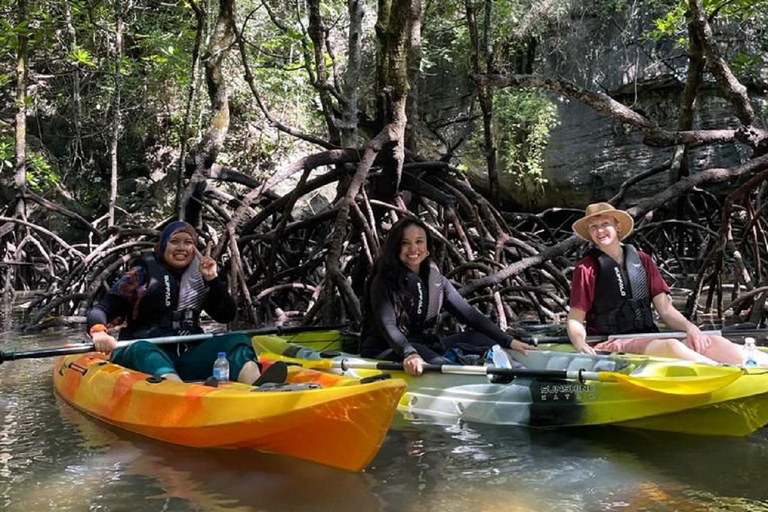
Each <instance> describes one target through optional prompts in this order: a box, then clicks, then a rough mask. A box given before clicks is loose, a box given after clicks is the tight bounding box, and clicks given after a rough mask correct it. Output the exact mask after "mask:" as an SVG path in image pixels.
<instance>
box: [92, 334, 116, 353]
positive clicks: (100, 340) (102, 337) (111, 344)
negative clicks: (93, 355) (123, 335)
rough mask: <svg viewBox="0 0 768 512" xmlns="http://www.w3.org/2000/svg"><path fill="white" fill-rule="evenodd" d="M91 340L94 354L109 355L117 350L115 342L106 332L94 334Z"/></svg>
mask: <svg viewBox="0 0 768 512" xmlns="http://www.w3.org/2000/svg"><path fill="white" fill-rule="evenodd" d="M91 339H92V340H93V347H94V349H95V350H96V352H100V353H102V354H107V355H109V354H111V353H112V351H113V350H115V349H116V348H117V340H115V338H113V337H112V336H111V335H110V334H109V333H108V332H107V331H99V332H95V333H93V336H92V337H91Z"/></svg>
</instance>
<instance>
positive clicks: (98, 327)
mask: <svg viewBox="0 0 768 512" xmlns="http://www.w3.org/2000/svg"><path fill="white" fill-rule="evenodd" d="M97 332H107V326H106V325H104V324H95V325H93V326H92V327H91V328H90V329H89V330H88V336H90V337H91V338H93V335H94V334H96V333H97Z"/></svg>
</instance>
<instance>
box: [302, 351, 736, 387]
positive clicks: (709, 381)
mask: <svg viewBox="0 0 768 512" xmlns="http://www.w3.org/2000/svg"><path fill="white" fill-rule="evenodd" d="M317 363H318V364H317V366H319V367H326V368H338V369H341V370H343V371H346V370H348V369H353V368H355V369H367V370H384V371H404V369H403V364H402V363H390V362H376V361H350V360H348V359H341V360H335V361H332V360H323V361H318V362H317ZM311 366H313V367H315V365H314V364H313V365H311ZM422 368H423V369H424V371H426V372H439V373H446V374H454V375H500V376H505V377H515V378H521V377H529V378H538V379H566V380H577V381H580V382H582V383H583V382H585V381H589V380H596V381H600V382H618V383H621V384H628V385H631V386H635V387H638V388H642V389H647V390H649V391H655V392H657V393H665V394H670V395H703V394H706V393H712V392H713V391H717V390H718V389H721V388H724V387H725V386H727V385H729V384H731V383H732V382H734V381H735V380H736V379H738V378H739V377H741V376H742V374H743V373H742V370H741V368H736V367H720V366H717V367H711V368H712V369H713V370H715V371H713V372H712V373H711V374H708V375H683V376H669V377H665V376H657V375H648V376H643V375H626V374H624V373H618V372H607V371H601V372H591V371H585V370H572V371H571V370H532V369H514V368H496V367H494V366H460V365H452V364H425V365H423V367H422Z"/></svg>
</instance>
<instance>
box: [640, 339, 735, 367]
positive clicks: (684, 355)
mask: <svg viewBox="0 0 768 512" xmlns="http://www.w3.org/2000/svg"><path fill="white" fill-rule="evenodd" d="M643 353H644V354H646V355H649V356H661V357H674V358H676V359H685V360H686V361H695V362H697V363H704V364H717V363H716V362H715V361H714V360H712V359H710V358H709V357H706V356H704V355H702V354H699V353H698V352H696V351H695V350H693V349H691V348H689V347H688V346H687V345H686V344H684V343H683V342H681V341H680V340H676V339H674V338H669V339H659V340H653V341H651V342H650V343H649V344H648V346H647V347H646V349H645V351H644V352H643ZM707 355H709V353H707ZM739 361H741V360H739ZM723 362H729V361H723Z"/></svg>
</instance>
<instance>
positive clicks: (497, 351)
mask: <svg viewBox="0 0 768 512" xmlns="http://www.w3.org/2000/svg"><path fill="white" fill-rule="evenodd" d="M491 361H493V366H495V367H496V368H512V363H511V362H510V361H509V356H508V355H507V353H506V352H504V349H503V348H501V346H500V345H498V344H497V345H494V346H492V347H491Z"/></svg>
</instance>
